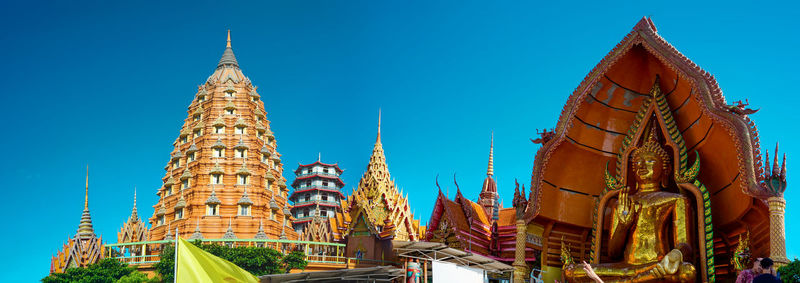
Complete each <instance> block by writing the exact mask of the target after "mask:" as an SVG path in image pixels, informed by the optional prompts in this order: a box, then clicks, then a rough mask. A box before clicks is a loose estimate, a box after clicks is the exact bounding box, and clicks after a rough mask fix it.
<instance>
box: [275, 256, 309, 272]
mask: <svg viewBox="0 0 800 283" xmlns="http://www.w3.org/2000/svg"><path fill="white" fill-rule="evenodd" d="M281 265H283V268H284V270H285V271H286V273H289V271H291V270H292V269H303V270H305V269H306V266H308V262H307V261H306V255H305V254H303V252H301V251H293V252H291V253H289V254H287V255H286V256H284V257H283V259H281Z"/></svg>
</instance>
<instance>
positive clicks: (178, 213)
mask: <svg viewBox="0 0 800 283" xmlns="http://www.w3.org/2000/svg"><path fill="white" fill-rule="evenodd" d="M175 219H183V208H179V209H177V210H175Z"/></svg>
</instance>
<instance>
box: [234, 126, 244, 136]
mask: <svg viewBox="0 0 800 283" xmlns="http://www.w3.org/2000/svg"><path fill="white" fill-rule="evenodd" d="M235 134H237V135H244V127H236V132H235Z"/></svg>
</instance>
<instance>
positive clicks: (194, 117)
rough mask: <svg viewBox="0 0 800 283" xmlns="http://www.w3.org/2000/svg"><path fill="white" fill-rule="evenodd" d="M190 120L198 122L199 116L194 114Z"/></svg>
mask: <svg viewBox="0 0 800 283" xmlns="http://www.w3.org/2000/svg"><path fill="white" fill-rule="evenodd" d="M192 118H193V119H194V120H195V121H200V114H194V116H192Z"/></svg>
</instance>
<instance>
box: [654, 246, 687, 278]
mask: <svg viewBox="0 0 800 283" xmlns="http://www.w3.org/2000/svg"><path fill="white" fill-rule="evenodd" d="M681 263H683V253H682V252H681V251H680V250H679V249H673V250H671V251H669V252H668V253H667V255H666V256H664V258H663V259H661V262H660V263H659V265H661V267H663V268H664V272H665V273H666V274H675V272H678V268H680V267H681Z"/></svg>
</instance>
